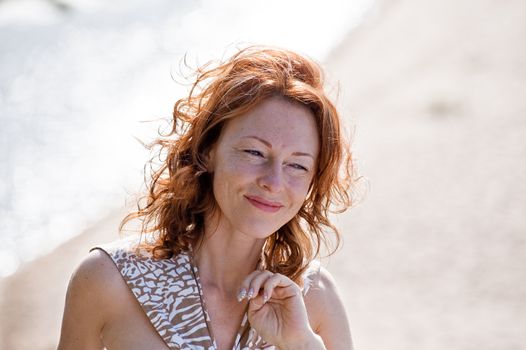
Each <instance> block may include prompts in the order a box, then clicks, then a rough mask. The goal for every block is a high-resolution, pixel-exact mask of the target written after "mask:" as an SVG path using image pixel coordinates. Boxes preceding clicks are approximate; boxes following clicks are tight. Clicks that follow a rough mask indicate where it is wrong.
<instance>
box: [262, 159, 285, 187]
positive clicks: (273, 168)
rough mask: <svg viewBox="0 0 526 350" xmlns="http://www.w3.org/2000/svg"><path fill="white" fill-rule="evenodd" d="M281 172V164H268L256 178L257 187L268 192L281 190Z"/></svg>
mask: <svg viewBox="0 0 526 350" xmlns="http://www.w3.org/2000/svg"><path fill="white" fill-rule="evenodd" d="M283 181H284V179H283V170H282V169H281V164H276V163H275V162H271V163H269V164H268V165H267V166H266V167H265V170H264V171H263V173H262V174H261V175H260V177H259V178H258V185H259V186H261V187H263V188H265V189H266V190H267V191H269V192H279V191H280V190H281V189H282V188H283Z"/></svg>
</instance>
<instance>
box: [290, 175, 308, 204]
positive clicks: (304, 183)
mask: <svg viewBox="0 0 526 350" xmlns="http://www.w3.org/2000/svg"><path fill="white" fill-rule="evenodd" d="M309 185H310V180H309V179H307V178H292V179H289V181H288V187H289V189H290V190H291V192H292V194H293V196H294V198H295V200H297V201H301V202H302V203H303V201H304V200H305V197H306V196H307V192H308V191H309Z"/></svg>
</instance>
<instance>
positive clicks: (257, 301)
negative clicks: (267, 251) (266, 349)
mask: <svg viewBox="0 0 526 350" xmlns="http://www.w3.org/2000/svg"><path fill="white" fill-rule="evenodd" d="M245 298H246V299H247V300H248V301H249V305H248V320H249V322H250V325H251V326H252V327H253V328H254V329H255V330H256V331H257V332H258V333H259V334H260V335H261V337H262V338H263V339H264V340H265V341H266V342H268V343H270V344H273V345H276V346H278V347H279V348H280V349H325V347H324V345H323V342H322V340H321V338H320V337H319V336H317V335H316V334H315V333H314V332H313V330H312V329H311V327H310V324H309V318H308V316H307V309H306V308H305V303H304V301H303V296H302V293H301V289H300V287H299V286H298V285H297V284H296V283H294V282H293V281H292V280H290V279H289V278H288V277H286V276H284V275H281V274H279V273H272V272H270V271H267V270H264V271H260V270H258V271H254V272H252V273H251V274H250V275H248V276H247V278H245V280H244V281H243V284H242V287H241V291H240V293H239V296H238V300H239V301H242V300H243V299H245Z"/></svg>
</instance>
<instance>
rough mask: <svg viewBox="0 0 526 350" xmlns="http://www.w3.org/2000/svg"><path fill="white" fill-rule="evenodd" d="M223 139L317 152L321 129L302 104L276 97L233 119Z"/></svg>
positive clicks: (226, 127) (228, 124)
mask: <svg viewBox="0 0 526 350" xmlns="http://www.w3.org/2000/svg"><path fill="white" fill-rule="evenodd" d="M224 136H225V137H228V138H234V139H238V140H243V139H246V140H254V141H261V142H262V143H268V146H269V147H273V146H274V147H287V148H291V147H302V148H307V149H309V150H310V152H313V153H317V147H318V143H319V141H318V139H319V137H318V130H317V126H316V121H315V118H314V115H313V114H312V112H311V111H310V110H309V109H308V108H306V107H305V106H302V105H301V104H299V103H293V102H290V101H288V100H286V99H284V98H280V97H273V98H270V99H267V100H265V101H263V102H262V103H260V104H258V105H257V106H256V107H255V108H253V109H252V110H250V111H248V112H247V113H245V114H243V115H241V116H239V117H236V118H233V119H231V120H230V121H229V122H228V123H227V125H226V126H225V129H224Z"/></svg>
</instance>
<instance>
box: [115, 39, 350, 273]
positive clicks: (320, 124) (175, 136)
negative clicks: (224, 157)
mask: <svg viewBox="0 0 526 350" xmlns="http://www.w3.org/2000/svg"><path fill="white" fill-rule="evenodd" d="M273 96H282V97H284V98H286V99H288V100H290V101H293V102H295V103H299V104H301V105H303V106H305V107H307V108H308V109H309V110H310V111H311V112H312V114H313V115H314V118H315V121H316V125H317V129H318V134H319V138H320V139H319V141H320V153H319V156H318V161H317V169H316V172H315V175H314V177H313V180H312V183H311V185H310V188H309V191H308V194H307V197H306V199H305V202H304V203H303V206H302V207H301V209H300V210H299V212H298V213H297V215H296V216H295V217H294V218H292V219H291V220H290V221H289V222H288V223H287V224H285V225H284V226H282V227H281V228H280V229H279V230H278V231H276V232H275V233H273V234H272V235H270V236H269V237H268V238H267V240H266V242H265V245H264V248H263V252H262V260H263V261H262V262H263V263H264V265H265V268H267V269H268V270H270V271H273V272H278V273H281V274H283V275H286V276H288V277H289V278H291V279H292V280H294V281H297V282H298V281H300V276H301V274H302V272H303V271H305V269H306V267H307V266H308V264H309V263H310V262H311V261H312V259H314V258H315V257H316V256H318V255H319V253H320V246H321V244H322V243H327V236H326V233H327V232H326V231H327V230H328V231H330V232H332V233H333V234H334V235H335V238H336V247H337V246H338V245H339V243H340V235H339V233H338V230H337V229H336V227H335V226H334V225H333V224H332V223H331V222H330V221H329V219H328V215H329V213H330V212H331V207H333V208H332V209H334V212H342V211H344V210H346V209H347V208H348V207H350V206H351V204H352V201H351V195H350V194H351V192H350V187H351V185H353V183H354V179H355V177H354V176H353V174H354V171H353V166H352V165H353V164H352V157H351V153H350V151H349V148H348V144H347V143H346V142H345V140H344V138H343V137H342V130H341V125H340V117H339V115H338V112H337V110H336V108H335V106H334V105H333V103H332V102H331V101H330V100H329V98H328V97H327V96H326V94H325V92H324V89H323V74H322V70H321V68H320V67H319V66H318V65H317V64H316V63H315V62H314V61H312V60H310V59H308V58H306V57H304V56H301V55H299V54H296V53H294V52H291V51H288V50H284V49H277V48H269V47H248V48H245V49H243V50H240V51H239V52H237V53H236V54H234V55H233V56H232V57H231V58H229V59H228V60H226V61H224V62H219V63H213V62H212V63H208V64H206V65H205V66H203V67H201V68H198V69H197V70H196V72H195V80H194V82H193V85H192V88H191V89H190V93H189V95H188V96H187V97H186V98H183V99H180V100H178V101H177V102H176V103H175V107H174V111H173V123H172V125H171V131H170V132H169V133H168V134H167V135H161V136H160V137H159V138H158V139H156V140H155V141H154V142H153V143H152V144H150V147H158V148H159V153H158V154H159V156H160V159H161V164H160V165H159V166H157V167H154V166H153V165H152V164H153V163H150V165H151V169H152V173H151V182H150V183H149V185H148V194H147V195H146V196H145V197H144V198H143V200H145V201H144V202H143V203H144V204H138V210H137V211H135V212H132V213H130V214H128V215H127V216H126V217H125V218H124V219H123V221H122V222H121V226H120V228H121V230H122V228H123V227H124V226H125V225H126V224H127V223H128V222H129V221H131V220H133V219H137V218H138V219H141V220H142V232H143V233H154V234H155V235H154V237H155V240H154V241H153V242H150V243H148V245H147V247H148V248H149V249H150V250H151V252H152V253H153V255H154V257H156V258H170V257H172V256H173V255H174V254H178V253H179V252H182V251H190V249H191V247H195V246H196V245H197V244H198V243H199V242H200V239H201V238H202V235H203V233H204V226H205V217H207V214H209V213H211V212H213V210H215V209H216V202H215V198H214V195H213V191H212V176H213V174H210V173H209V172H207V164H206V159H207V158H206V155H207V154H208V151H209V150H210V149H211V147H212V146H213V145H214V143H215V142H216V141H217V139H218V137H219V135H220V133H221V130H222V128H223V127H224V125H225V123H227V122H228V120H230V119H232V118H236V117H238V116H240V115H243V114H244V113H246V112H247V111H250V110H252V109H253V108H254V107H255V106H257V105H258V104H259V103H261V102H262V101H264V100H265V99H268V98H269V97H273ZM164 157H166V158H165V159H164ZM151 162H152V161H151ZM334 250H335V248H334V249H333V250H331V252H330V253H332V252H334Z"/></svg>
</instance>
